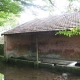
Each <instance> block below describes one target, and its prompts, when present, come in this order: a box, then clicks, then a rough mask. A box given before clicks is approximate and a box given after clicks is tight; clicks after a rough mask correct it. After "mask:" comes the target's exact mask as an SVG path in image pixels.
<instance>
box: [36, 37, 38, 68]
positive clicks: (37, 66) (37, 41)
mask: <svg viewBox="0 0 80 80" xmlns="http://www.w3.org/2000/svg"><path fill="white" fill-rule="evenodd" d="M36 65H37V67H38V37H37V36H36Z"/></svg>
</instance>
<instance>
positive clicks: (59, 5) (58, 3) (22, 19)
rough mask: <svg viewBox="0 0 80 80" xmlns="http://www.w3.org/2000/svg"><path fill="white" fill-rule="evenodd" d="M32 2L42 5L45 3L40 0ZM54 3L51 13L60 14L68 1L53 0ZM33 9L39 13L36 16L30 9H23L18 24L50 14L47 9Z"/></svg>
mask: <svg viewBox="0 0 80 80" xmlns="http://www.w3.org/2000/svg"><path fill="white" fill-rule="evenodd" d="M34 3H36V4H37V5H38V4H39V5H42V6H43V5H45V3H44V2H43V1H42V0H35V2H34ZM55 5H56V7H54V13H53V15H56V14H57V15H58V14H61V13H62V12H65V8H66V6H67V5H68V1H67V0H55ZM35 11H36V12H38V13H39V14H38V16H36V17H35V16H34V15H32V14H31V12H30V11H28V10H25V12H23V13H22V14H21V17H20V19H19V24H22V23H25V22H27V21H30V20H33V19H35V18H45V17H48V16H49V14H50V13H49V12H48V11H42V10H38V9H35Z"/></svg>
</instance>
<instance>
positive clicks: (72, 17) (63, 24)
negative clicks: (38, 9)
mask: <svg viewBox="0 0 80 80" xmlns="http://www.w3.org/2000/svg"><path fill="white" fill-rule="evenodd" d="M75 26H79V27H80V12H72V13H65V14H62V15H57V16H50V17H48V18H44V19H35V20H33V21H29V22H26V23H24V24H22V25H20V26H17V27H16V28H14V29H11V30H9V31H7V32H5V33H3V34H16V33H29V32H40V31H56V30H63V29H69V28H73V27H75Z"/></svg>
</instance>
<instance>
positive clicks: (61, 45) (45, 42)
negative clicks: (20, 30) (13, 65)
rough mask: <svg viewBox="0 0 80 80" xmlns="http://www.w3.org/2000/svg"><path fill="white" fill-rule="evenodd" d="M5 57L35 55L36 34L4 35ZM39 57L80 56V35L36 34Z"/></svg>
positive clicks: (68, 57) (63, 57)
mask: <svg viewBox="0 0 80 80" xmlns="http://www.w3.org/2000/svg"><path fill="white" fill-rule="evenodd" d="M5 51H6V55H7V57H11V56H15V57H16V56H25V57H26V58H29V57H30V56H36V35H35V34H20V35H8V36H5ZM38 51H39V57H46V58H52V59H53V58H58V59H72V60H77V59H79V58H80V36H73V37H66V36H63V35H60V36H55V35H54V34H53V33H41V34H38Z"/></svg>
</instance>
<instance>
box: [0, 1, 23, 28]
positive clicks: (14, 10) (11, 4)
mask: <svg viewBox="0 0 80 80" xmlns="http://www.w3.org/2000/svg"><path fill="white" fill-rule="evenodd" d="M22 10H23V8H22V6H21V5H19V3H18V2H16V1H12V0H0V26H1V25H3V24H4V23H6V22H8V21H9V18H10V16H11V15H13V16H15V17H16V16H18V14H19V13H20V12H21V11H22Z"/></svg>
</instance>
